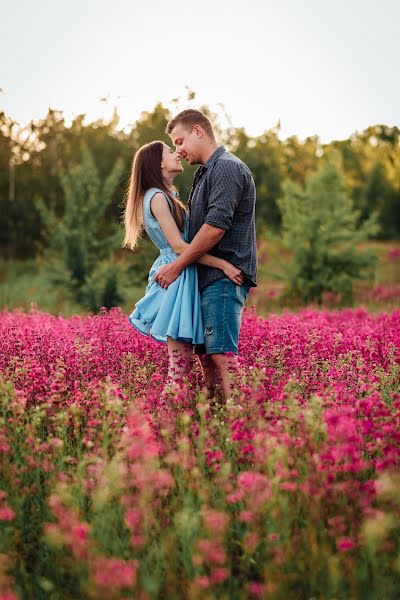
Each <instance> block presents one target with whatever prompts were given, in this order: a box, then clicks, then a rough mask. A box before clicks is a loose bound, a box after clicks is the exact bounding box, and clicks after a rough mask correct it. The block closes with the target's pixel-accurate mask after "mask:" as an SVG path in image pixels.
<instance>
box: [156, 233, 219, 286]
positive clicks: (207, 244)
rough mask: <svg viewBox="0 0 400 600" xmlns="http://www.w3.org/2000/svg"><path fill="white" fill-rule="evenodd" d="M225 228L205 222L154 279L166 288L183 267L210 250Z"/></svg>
mask: <svg viewBox="0 0 400 600" xmlns="http://www.w3.org/2000/svg"><path fill="white" fill-rule="evenodd" d="M224 233H225V230H224V229H219V228H218V227H213V226H212V225H208V224H207V223H205V224H204V225H202V226H201V227H200V229H199V231H198V232H197V233H196V235H195V236H194V238H193V240H192V241H191V243H190V244H189V246H188V247H187V248H185V250H184V251H183V252H182V254H180V255H179V256H178V258H177V259H176V260H174V261H173V262H172V263H170V264H168V265H164V266H163V267H161V269H160V270H159V271H158V273H157V274H156V275H155V276H154V280H155V281H157V283H158V284H159V285H160V286H161V287H163V288H167V287H168V286H169V285H170V284H171V283H172V282H173V281H175V279H176V278H177V277H179V275H180V274H181V273H182V271H183V269H184V268H185V267H187V266H188V265H190V264H192V263H193V262H195V261H196V260H197V259H198V258H200V257H201V256H203V254H206V253H207V252H208V250H211V248H213V247H214V246H215V245H216V244H218V242H219V240H220V239H221V238H222V236H223V235H224Z"/></svg>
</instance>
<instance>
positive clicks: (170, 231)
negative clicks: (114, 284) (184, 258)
mask: <svg viewBox="0 0 400 600" xmlns="http://www.w3.org/2000/svg"><path fill="white" fill-rule="evenodd" d="M182 171H183V167H182V165H181V160H180V156H179V155H178V154H177V153H176V152H174V150H173V149H172V148H170V147H169V146H167V145H166V144H164V142H161V141H155V142H151V143H149V144H146V145H144V146H142V147H141V148H139V150H138V151H137V152H136V154H135V157H134V160H133V164H132V170H131V176H130V184H129V190H128V194H127V200H126V207H125V211H124V225H125V239H124V242H123V246H124V247H125V246H127V247H129V248H130V249H132V250H134V249H135V247H136V245H137V243H138V240H139V238H140V235H141V232H142V228H143V227H144V229H145V231H146V232H147V234H148V236H149V237H150V239H151V240H152V242H153V243H154V244H155V245H156V246H157V247H158V248H159V250H160V256H159V257H158V258H157V259H156V261H155V262H154V264H153V265H152V267H151V269H150V273H149V278H148V284H147V287H146V291H145V295H144V297H143V298H142V299H141V300H139V301H138V302H137V303H136V304H135V308H134V310H133V312H132V314H131V315H130V316H129V321H130V323H131V324H132V325H133V327H135V328H136V329H137V330H138V331H140V332H141V333H143V334H144V335H146V336H147V335H151V336H152V337H153V338H154V339H155V340H157V341H159V342H166V343H167V346H168V356H169V368H168V379H167V385H170V384H172V385H173V384H175V383H177V381H178V380H180V379H181V377H182V372H186V373H187V372H188V371H189V369H190V367H191V360H192V358H193V344H202V343H204V335H203V322H202V315H201V305H200V294H199V288H198V281H197V270H196V266H195V265H194V264H192V265H189V266H188V267H186V268H185V269H184V270H183V271H182V273H181V274H180V275H179V277H178V278H177V279H176V280H175V281H174V282H173V283H172V284H171V285H170V286H169V287H168V288H167V289H164V288H162V287H161V286H160V285H159V284H158V283H157V282H156V281H154V275H155V274H156V273H157V271H158V269H159V268H160V267H161V266H162V265H165V264H167V263H169V262H172V261H174V260H175V259H176V257H177V255H178V254H180V253H181V252H183V250H184V249H185V248H186V247H187V246H188V231H189V215H188V213H187V211H186V208H185V206H184V205H183V204H182V202H181V201H180V200H179V197H178V193H177V190H176V188H175V187H174V185H173V180H174V178H175V177H176V175H179V173H181V172H182ZM197 262H199V263H201V264H203V265H207V266H210V267H214V268H216V269H221V270H222V271H223V272H224V274H225V275H226V276H227V277H229V278H230V279H232V281H235V283H238V281H237V277H238V276H239V275H240V274H241V271H240V270H239V269H237V268H236V267H235V266H234V265H232V264H231V263H229V262H227V261H226V260H223V259H220V258H217V257H215V256H211V255H210V254H204V255H203V256H202V257H201V258H199V259H198V261H197Z"/></svg>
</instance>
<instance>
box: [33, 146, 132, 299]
mask: <svg viewBox="0 0 400 600" xmlns="http://www.w3.org/2000/svg"><path fill="white" fill-rule="evenodd" d="M122 169H123V164H122V162H121V161H120V160H118V159H117V161H116V163H115V165H114V168H113V169H112V171H111V173H110V174H109V175H108V177H107V178H106V180H105V181H104V183H102V181H101V179H100V177H99V174H98V171H97V168H96V165H95V162H94V160H93V157H92V154H91V152H90V151H89V150H88V149H87V148H86V149H84V151H83V162H82V164H81V165H78V166H75V167H72V168H71V169H70V170H69V171H68V172H66V173H63V174H62V175H60V181H61V187H62V190H63V193H64V213H63V215H62V216H61V217H59V216H57V215H56V214H55V213H54V211H52V210H51V209H49V208H47V207H46V205H45V203H44V201H43V199H42V198H40V197H37V198H36V199H35V206H36V208H37V210H38V212H39V214H40V216H41V219H42V223H43V224H44V226H45V232H44V237H45V240H46V242H47V246H46V247H45V248H44V254H45V256H46V258H47V259H48V263H47V265H48V266H47V268H48V276H49V278H50V280H51V282H52V283H53V284H54V285H56V286H64V287H66V288H67V289H68V290H69V291H70V292H71V293H72V295H73V296H74V298H75V300H76V301H77V302H79V303H80V304H82V305H83V306H85V307H86V308H89V309H91V310H93V311H96V310H98V309H99V308H100V307H101V306H105V307H106V308H110V307H111V306H118V305H119V304H120V303H121V302H122V301H123V295H122V293H121V292H120V282H119V280H120V279H123V278H124V275H125V269H124V267H123V266H122V264H121V263H118V262H115V261H114V260H113V256H112V252H113V251H114V250H117V249H119V248H120V247H121V243H122V231H121V230H120V228H119V224H118V222H116V224H115V226H114V227H113V232H112V233H111V234H110V235H108V236H107V237H102V238H101V237H100V236H99V235H98V230H99V227H100V223H101V219H102V217H103V215H104V213H105V211H106V209H107V207H108V205H109V204H110V201H111V199H112V196H113V192H114V189H115V187H116V185H117V184H118V182H119V180H120V177H121V174H122Z"/></svg>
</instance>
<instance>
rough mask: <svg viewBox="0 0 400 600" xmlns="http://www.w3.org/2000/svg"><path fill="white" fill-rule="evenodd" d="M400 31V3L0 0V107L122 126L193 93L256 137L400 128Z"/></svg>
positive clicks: (23, 119)
mask: <svg viewBox="0 0 400 600" xmlns="http://www.w3.org/2000/svg"><path fill="white" fill-rule="evenodd" d="M399 32H400V1H398V0H331V1H328V0H275V1H273V0H199V1H197V2H193V1H191V0H187V1H186V2H178V1H175V0H148V1H136V0H0V87H1V88H2V89H3V90H4V92H5V94H1V95H0V109H3V110H5V112H6V114H8V115H10V116H12V117H14V118H15V119H17V120H18V121H19V123H20V124H21V125H25V124H26V123H28V122H29V121H30V120H31V119H39V118H42V117H44V116H45V114H46V113H47V109H48V107H49V106H50V107H52V108H55V109H59V110H62V111H63V112H64V115H65V117H66V118H67V121H70V119H71V117H73V116H74V115H77V114H81V113H86V115H87V122H89V121H92V120H95V119H97V118H98V117H101V116H104V117H108V116H109V115H110V114H111V112H112V109H113V107H114V106H117V109H118V112H119V114H120V117H121V125H124V126H125V125H128V124H130V123H133V122H134V121H135V120H136V119H138V118H139V117H140V113H141V111H143V110H152V109H153V108H154V106H155V104H156V102H158V101H161V102H162V103H163V104H164V105H165V106H167V107H169V108H172V107H173V105H172V104H171V100H172V99H173V98H176V97H181V98H182V101H181V104H180V108H181V109H182V108H186V106H187V103H185V96H186V92H185V86H189V88H190V89H192V90H194V91H195V92H196V94H197V97H196V102H195V103H194V104H193V103H192V104H191V106H192V107H194V108H195V107H196V106H200V105H201V104H204V103H205V104H208V105H209V107H210V108H211V109H212V110H214V111H218V110H219V109H218V105H219V103H222V104H224V106H225V108H226V111H227V113H228V115H230V117H231V119H232V122H233V125H235V126H237V127H241V126H243V127H244V128H245V129H246V131H247V133H248V134H250V135H259V134H261V133H262V132H263V131H265V130H266V129H269V128H270V127H273V126H274V125H275V124H276V123H277V121H278V119H280V121H281V135H280V137H281V138H285V137H287V136H288V135H292V134H297V135H298V136H299V137H300V138H302V139H304V138H305V137H306V136H307V135H313V134H318V135H319V136H320V137H321V139H322V141H323V142H328V141H330V140H331V139H343V138H346V137H348V136H349V135H350V134H351V133H352V132H354V131H356V130H358V131H360V130H362V129H364V128H366V127H368V126H369V125H373V124H376V123H385V124H387V125H400V81H399V59H400V33H399ZM107 95H109V100H108V103H107V104H105V103H102V102H100V98H101V97H104V96H107ZM223 124H224V121H223Z"/></svg>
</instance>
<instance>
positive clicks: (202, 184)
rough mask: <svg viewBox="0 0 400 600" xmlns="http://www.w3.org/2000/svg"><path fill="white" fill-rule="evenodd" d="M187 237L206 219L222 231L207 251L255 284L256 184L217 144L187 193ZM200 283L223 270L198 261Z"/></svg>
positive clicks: (222, 275)
mask: <svg viewBox="0 0 400 600" xmlns="http://www.w3.org/2000/svg"><path fill="white" fill-rule="evenodd" d="M188 204H189V217H190V222H189V241H190V242H191V241H192V240H193V238H194V236H195V235H196V233H197V232H198V231H199V229H200V228H201V227H202V225H204V223H208V225H212V226H213V227H218V228H220V229H224V230H225V233H224V235H223V237H222V238H221V239H220V241H219V242H218V244H216V245H215V246H214V247H213V248H212V249H211V250H209V251H208V254H212V255H213V256H217V257H218V258H223V259H225V260H227V261H229V262H230V263H232V264H233V265H235V267H237V268H238V269H241V270H242V271H243V273H244V274H245V276H246V279H247V280H248V283H249V284H250V286H251V287H256V286H257V246H256V228H255V205H256V188H255V185H254V180H253V176H252V174H251V171H250V169H249V167H248V166H247V165H246V164H245V163H244V162H243V161H241V160H240V159H239V158H237V156H234V155H233V154H231V153H230V152H227V151H226V150H225V148H224V146H219V147H218V148H217V149H216V150H215V152H214V153H213V154H212V155H211V156H210V158H209V159H208V160H207V162H206V163H205V164H204V165H202V166H200V167H199V168H198V169H197V170H196V172H195V174H194V180H193V186H192V189H191V192H190V196H189V201H188ZM196 266H197V272H198V277H199V287H200V289H201V290H202V289H203V288H205V287H206V286H207V285H209V284H210V283H212V282H213V281H216V280H217V279H219V278H220V277H224V273H223V271H221V270H220V269H214V268H213V267H207V266H205V265H199V264H197V265H196Z"/></svg>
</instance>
